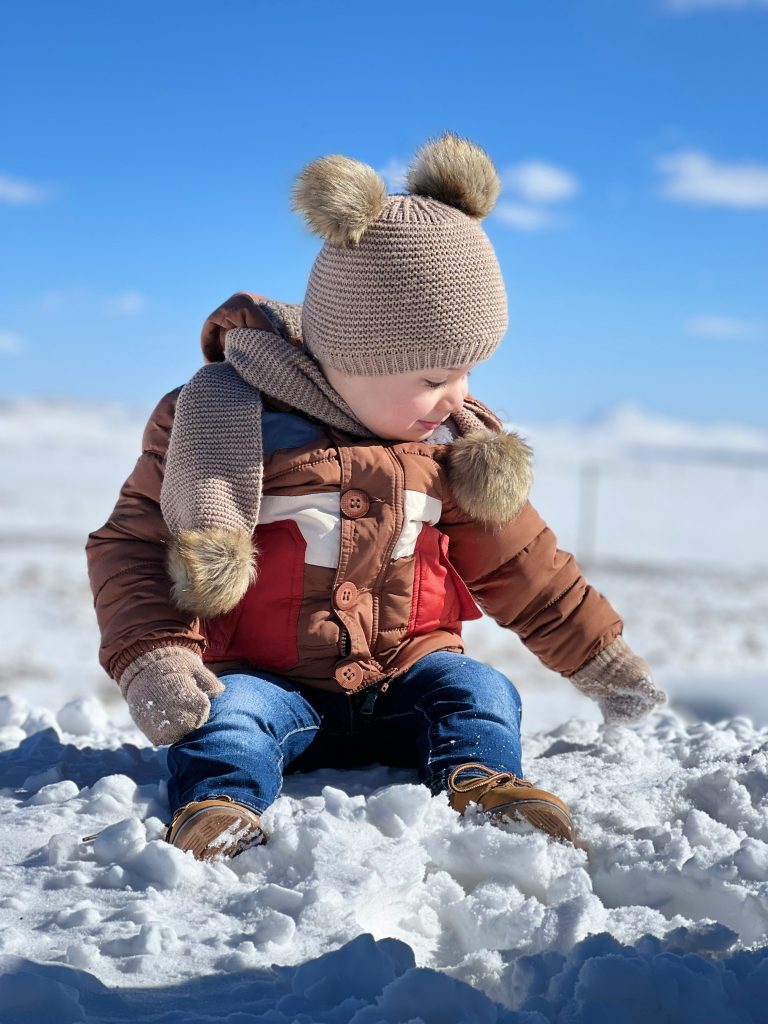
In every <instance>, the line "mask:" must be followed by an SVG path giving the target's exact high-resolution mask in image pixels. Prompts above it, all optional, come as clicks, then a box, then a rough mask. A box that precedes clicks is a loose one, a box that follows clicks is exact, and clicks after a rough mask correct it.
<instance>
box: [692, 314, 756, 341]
mask: <svg viewBox="0 0 768 1024" xmlns="http://www.w3.org/2000/svg"><path fill="white" fill-rule="evenodd" d="M683 329H684V331H685V333H686V334H689V335H691V336H693V337H696V338H716V339H718V340H720V341H753V340H755V339H758V338H762V337H765V336H766V328H765V325H764V324H759V323H754V322H750V321H748V320H736V319H735V318H733V317H727V316H709V315H705V316H695V317H691V318H690V319H689V320H686V322H685V324H684V327H683Z"/></svg>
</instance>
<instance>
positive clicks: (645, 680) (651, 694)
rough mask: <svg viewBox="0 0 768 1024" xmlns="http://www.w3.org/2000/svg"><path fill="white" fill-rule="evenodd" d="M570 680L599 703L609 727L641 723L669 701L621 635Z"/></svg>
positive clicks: (641, 660)
mask: <svg viewBox="0 0 768 1024" xmlns="http://www.w3.org/2000/svg"><path fill="white" fill-rule="evenodd" d="M570 680H571V682H572V683H573V685H574V686H575V687H576V689H577V690H579V691H580V692H581V693H583V694H585V695H586V696H587V697H591V698H592V699H593V700H595V701H597V704H598V707H599V708H600V710H601V711H602V713H603V718H604V719H605V723H606V725H629V724H630V723H632V722H639V721H640V720H641V719H643V718H645V717H646V716H647V715H649V714H650V713H651V712H652V711H655V709H656V708H657V707H658V706H659V705H661V704H666V702H667V695H666V694H665V693H664V691H663V690H662V689H660V688H659V687H658V686H656V684H655V683H654V681H653V679H652V678H651V670H650V668H649V666H648V663H647V662H645V661H643V659H642V658H638V656H637V655H636V654H634V653H633V652H632V650H631V648H630V647H629V645H628V644H627V643H626V641H625V640H624V639H623V637H620V636H617V637H616V639H615V640H614V641H613V643H611V644H609V645H608V646H607V647H606V648H605V650H603V651H601V652H600V654H598V655H597V657H595V658H593V659H592V661H588V662H587V664H586V665H584V666H583V667H582V668H580V669H579V671H578V672H576V673H575V675H572V676H571V677H570Z"/></svg>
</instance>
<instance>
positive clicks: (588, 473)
mask: <svg viewBox="0 0 768 1024" xmlns="http://www.w3.org/2000/svg"><path fill="white" fill-rule="evenodd" d="M599 475H600V467H599V466H598V464H597V463H596V462H582V463H581V467H580V470H579V519H578V529H577V534H576V536H577V542H576V558H577V561H578V562H579V563H580V564H581V565H583V566H586V565H589V564H590V563H592V562H593V561H594V558H595V553H596V538H597V485H598V477H599Z"/></svg>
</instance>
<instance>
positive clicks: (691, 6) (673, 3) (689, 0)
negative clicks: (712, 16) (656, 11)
mask: <svg viewBox="0 0 768 1024" xmlns="http://www.w3.org/2000/svg"><path fill="white" fill-rule="evenodd" d="M666 7H667V10H670V11H715V10H722V11H739V10H745V9H746V8H748V7H763V8H766V7H768V0H666Z"/></svg>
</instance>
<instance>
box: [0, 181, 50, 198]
mask: <svg viewBox="0 0 768 1024" xmlns="http://www.w3.org/2000/svg"><path fill="white" fill-rule="evenodd" d="M49 195H50V191H49V190H48V189H46V188H43V187H42V186H40V185H33V184H32V182H30V181H22V180H21V178H12V177H10V175H8V174H0V203H6V204H7V205H8V206H31V205H33V204H35V203H44V202H45V200H46V199H47V198H48V197H49Z"/></svg>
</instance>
